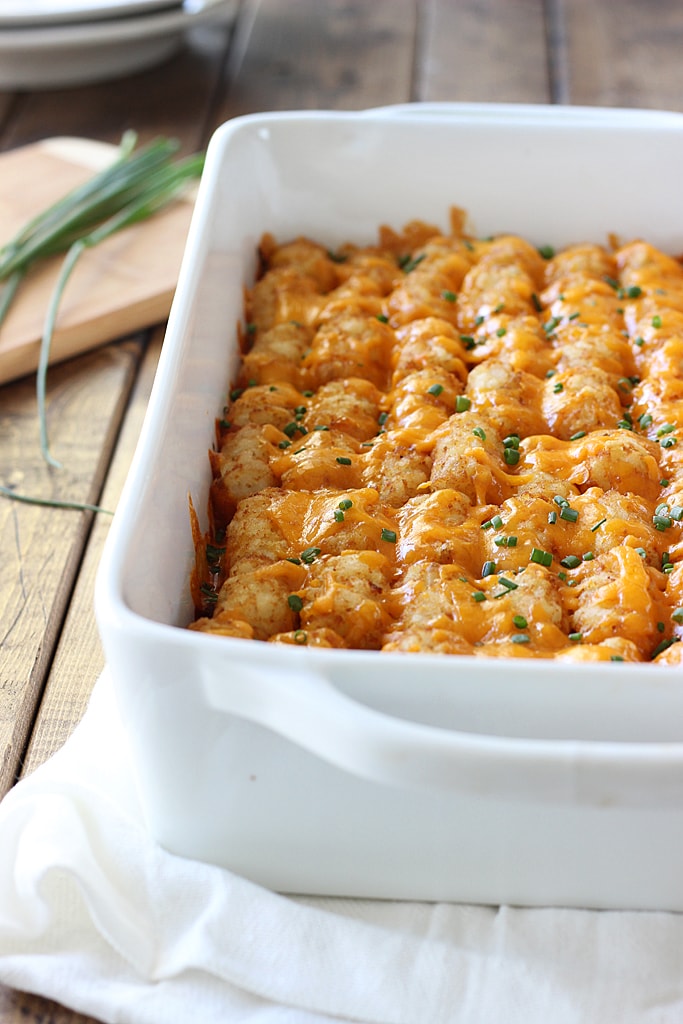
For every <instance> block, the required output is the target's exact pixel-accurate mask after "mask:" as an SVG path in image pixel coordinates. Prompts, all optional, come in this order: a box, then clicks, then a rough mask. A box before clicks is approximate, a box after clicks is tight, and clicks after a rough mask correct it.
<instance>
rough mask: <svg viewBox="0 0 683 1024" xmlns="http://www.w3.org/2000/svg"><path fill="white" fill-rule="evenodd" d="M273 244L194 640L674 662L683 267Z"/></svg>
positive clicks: (227, 416) (245, 338)
mask: <svg viewBox="0 0 683 1024" xmlns="http://www.w3.org/2000/svg"><path fill="white" fill-rule="evenodd" d="M451 219H452V228H451V233H450V234H448V235H444V234H442V233H441V232H440V231H439V229H437V228H436V227H432V226H430V225H427V224H424V223H421V222H414V223H410V224H408V225H406V227H405V228H404V229H403V230H402V231H401V232H395V231H393V230H390V229H388V228H382V229H381V230H380V232H379V238H378V242H377V244H376V245H372V246H356V245H351V244H349V245H345V246H343V247H342V248H341V249H340V250H339V251H338V252H334V253H332V252H328V251H327V250H326V248H325V247H324V246H323V245H320V244H318V243H317V242H315V241H312V240H310V239H307V238H297V239H295V240H294V241H290V242H287V243H285V244H278V243H276V241H275V240H274V239H273V238H272V237H270V236H266V237H264V239H263V240H262V244H261V247H260V258H261V266H262V271H261V274H260V276H259V279H258V280H257V282H256V283H255V285H254V286H253V287H252V288H251V289H249V290H248V291H247V293H246V329H245V330H244V331H242V332H241V333H242V337H241V341H242V351H243V358H242V363H241V369H240V374H239V379H237V380H236V381H235V382H234V383H233V390H232V391H231V393H230V398H229V401H228V402H227V403H226V407H225V409H224V414H223V418H222V419H221V420H220V421H219V422H218V424H217V445H216V449H215V450H214V451H212V452H211V453H210V461H211V468H212V473H213V484H212V487H211V498H210V528H209V532H208V534H207V535H205V536H202V535H201V534H200V531H199V528H198V527H197V524H196V520H195V522H194V533H195V545H196V551H197V559H196V568H195V572H194V576H193V583H192V589H193V596H194V600H195V605H196V610H197V618H196V620H195V621H194V622H193V623H192V624H191V627H190V628H192V629H195V630H199V631H203V632H210V633H217V634H224V635H226V636H233V637H243V638H250V639H255V640H260V641H268V642H280V643H290V644H292V643H293V644H301V645H309V646H317V647H336V648H364V649H374V650H383V651H416V652H417V651H423V652H436V653H442V654H469V655H479V656H485V657H501V656H504V657H520V656H521V657H535V658H558V659H561V660H570V661H581V660H599V661H610V660H612V661H627V662H641V661H649V660H653V659H654V660H655V661H656V662H657V663H661V664H667V665H672V664H680V663H681V661H682V660H683V659H682V657H681V654H682V653H683V644H680V643H678V642H677V641H680V639H681V638H682V637H683V268H682V267H681V265H680V263H679V262H678V261H677V260H676V259H674V258H672V257H670V256H667V255H665V254H664V253H662V252H660V251H658V250H657V249H656V248H654V247H653V246H652V245H650V244H648V243H647V242H645V241H640V240H636V241H633V242H630V243H629V244H625V245H623V244H622V245H617V244H615V245H613V246H611V247H609V248H608V247H603V246H600V245H596V244H588V243H586V244H580V245H573V246H570V247H568V248H566V249H564V250H563V251H561V252H558V253H557V254H554V253H552V252H551V251H547V250H540V251H539V250H538V249H537V248H536V247H535V246H534V245H532V244H530V243H529V242H528V241H526V240H525V239H523V238H520V237H517V236H514V235H500V236H497V237H494V238H491V239H486V240H482V239H478V238H474V237H469V236H467V235H466V234H465V233H464V232H463V229H462V225H463V217H462V214H461V212H460V211H457V210H454V211H453V213H452V218H451Z"/></svg>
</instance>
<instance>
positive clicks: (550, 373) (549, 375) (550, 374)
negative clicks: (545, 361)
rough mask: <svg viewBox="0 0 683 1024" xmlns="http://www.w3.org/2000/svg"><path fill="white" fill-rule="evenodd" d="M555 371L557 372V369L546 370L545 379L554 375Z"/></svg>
mask: <svg viewBox="0 0 683 1024" xmlns="http://www.w3.org/2000/svg"><path fill="white" fill-rule="evenodd" d="M556 373H557V370H546V372H545V376H546V380H550V378H551V377H554V376H555V374H556Z"/></svg>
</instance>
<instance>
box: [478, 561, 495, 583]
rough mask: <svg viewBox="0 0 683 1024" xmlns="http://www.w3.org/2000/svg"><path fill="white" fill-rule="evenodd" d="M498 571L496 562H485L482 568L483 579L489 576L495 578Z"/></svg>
mask: <svg viewBox="0 0 683 1024" xmlns="http://www.w3.org/2000/svg"><path fill="white" fill-rule="evenodd" d="M495 571H496V563H495V562H484V564H483V566H482V568H481V578H482V579H485V578H486V577H487V576H493V574H494V573H495Z"/></svg>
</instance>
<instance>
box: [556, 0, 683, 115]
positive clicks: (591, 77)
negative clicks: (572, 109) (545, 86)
mask: <svg viewBox="0 0 683 1024" xmlns="http://www.w3.org/2000/svg"><path fill="white" fill-rule="evenodd" d="M548 24H549V37H550V47H551V49H550V57H551V62H552V64H551V66H552V68H553V73H554V85H553V94H554V99H555V101H556V102H558V103H573V104H578V105H582V104H587V105H595V106H607V107H610V106H613V107H649V108H655V109H663V110H683V61H681V51H682V49H683V5H682V4H681V3H680V2H679V0H648V2H647V3H642V2H639V0H620V2H619V3H618V4H615V3H614V2H610V0H549V3H548Z"/></svg>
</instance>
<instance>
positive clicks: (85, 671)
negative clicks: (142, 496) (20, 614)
mask: <svg viewBox="0 0 683 1024" xmlns="http://www.w3.org/2000/svg"><path fill="white" fill-rule="evenodd" d="M163 334H164V331H163V328H158V329H157V330H156V331H154V332H153V334H152V338H151V340H150V342H149V344H148V345H147V347H146V350H145V354H144V358H143V360H142V363H141V366H140V370H139V373H138V375H137V379H136V382H135V387H134V389H133V393H132V395H131V398H130V402H129V404H128V407H127V409H126V415H125V419H124V421H123V424H122V427H121V431H120V433H119V437H118V440H117V442H116V448H115V451H114V455H113V458H112V462H111V466H110V469H109V473H108V476H107V481H106V485H105V487H104V489H103V492H102V496H101V499H100V501H101V504H102V505H103V507H104V508H107V509H115V508H116V505H117V502H118V499H119V496H120V494H121V489H122V487H123V484H124V482H125V479H126V474H127V472H128V468H129V466H130V462H131V459H132V457H133V452H134V451H135V446H136V444H137V440H138V437H139V435H140V429H141V427H142V421H143V419H144V415H145V411H146V409H147V403H148V400H149V394H150V391H151V389H152V384H153V381H154V374H155V372H156V367H157V362H158V360H159V353H160V352H161V345H162V342H163ZM110 522H111V520H110V518H109V517H108V516H100V515H98V516H96V518H95V520H94V522H93V526H92V530H91V531H90V535H89V537H88V543H87V548H86V551H85V555H84V558H83V562H82V564H81V566H80V569H79V573H78V580H77V582H76V586H75V588H74V592H73V595H72V598H71V601H70V604H69V610H68V614H67V616H66V620H65V622H64V627H63V629H62V631H61V634H60V637H59V643H58V646H57V651H56V654H55V659H54V662H53V664H52V667H51V670H50V675H49V677H48V681H47V685H46V687H45V691H44V693H43V697H42V700H41V703H40V707H39V709H38V714H37V716H36V722H35V725H34V727H33V731H32V734H31V741H30V744H29V747H28V751H27V754H26V757H25V759H24V762H23V765H22V769H21V774H22V775H28V774H30V772H31V771H33V770H34V769H35V768H37V767H38V765H39V764H42V762H43V761H45V760H46V759H47V758H48V757H50V756H51V755H52V754H53V753H55V751H57V750H59V748H60V747H61V746H63V744H64V743H65V741H66V740H67V739H68V737H69V736H70V735H71V733H72V732H73V730H74V728H75V726H76V725H77V724H78V722H79V721H80V720H81V718H82V716H83V712H84V711H85V708H86V705H87V702H88V699H89V697H90V693H91V691H92V688H93V685H94V683H95V681H96V679H97V677H98V675H99V674H100V672H101V671H102V668H103V667H104V656H103V654H102V648H101V645H100V640H99V635H98V632H97V625H96V623H95V614H94V608H93V594H94V588H95V577H96V574H97V568H98V565H99V561H100V557H101V554H102V548H103V546H104V542H105V539H106V536H107V533H108V532H109V524H110Z"/></svg>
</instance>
